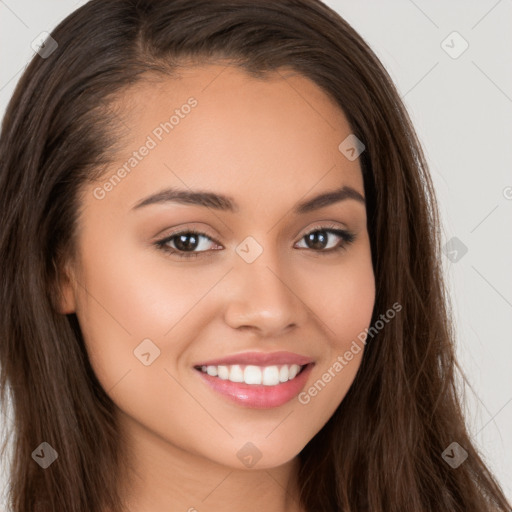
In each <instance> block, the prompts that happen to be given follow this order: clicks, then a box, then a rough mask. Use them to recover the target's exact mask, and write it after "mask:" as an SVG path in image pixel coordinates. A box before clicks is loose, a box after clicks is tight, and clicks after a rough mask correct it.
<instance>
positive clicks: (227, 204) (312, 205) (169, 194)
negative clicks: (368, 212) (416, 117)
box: [133, 185, 366, 214]
mask: <svg viewBox="0 0 512 512" xmlns="http://www.w3.org/2000/svg"><path fill="white" fill-rule="evenodd" d="M347 199H354V200H355V201H358V202H360V203H362V204H366V201H365V198H364V197H363V196H362V195H361V194H360V193H359V192H358V191H357V190H355V189H354V188H352V187H349V186H347V185H345V186H343V187H341V188H339V189H336V190H331V191H329V192H323V193H322V194H319V195H317V196H315V197H313V198H311V199H308V200H306V201H302V202H301V203H298V204H297V205H296V206H295V207H294V210H293V211H294V212H295V213H296V214H305V213H308V212H311V211H313V210H318V209H320V208H325V207H326V206H329V205H331V204H334V203H338V202H340V201H345V200H347ZM167 202H176V203H180V204H191V205H196V206H204V207H206V208H214V209H215V210H221V211H228V212H232V213H235V212H238V211H239V207H238V205H237V204H236V201H234V199H233V198H231V197H229V196H226V195H223V194H216V193H214V192H208V191H202V190H196V191H194V190H181V189H176V188H167V189H165V190H161V191H160V192H157V193H156V194H153V195H150V196H148V197H146V198H145V199H143V200H141V201H139V202H138V203H137V204H136V205H135V206H134V207H133V210H137V209H139V208H142V207H144V206H148V205H151V204H162V203H167Z"/></svg>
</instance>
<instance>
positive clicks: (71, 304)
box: [55, 263, 76, 315]
mask: <svg viewBox="0 0 512 512" xmlns="http://www.w3.org/2000/svg"><path fill="white" fill-rule="evenodd" d="M55 271H56V293H55V297H56V299H55V302H56V304H55V309H56V311H57V312H58V313H60V314H62V315H68V314H71V313H75V312H76V279H75V278H74V271H73V269H72V268H71V265H70V264H68V263H66V264H65V265H63V266H62V267H60V268H57V267H55Z"/></svg>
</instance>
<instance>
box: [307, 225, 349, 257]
mask: <svg viewBox="0 0 512 512" xmlns="http://www.w3.org/2000/svg"><path fill="white" fill-rule="evenodd" d="M330 238H331V240H329V239H330ZM336 238H338V239H341V241H338V243H337V244H336V243H334V245H333V244H332V243H330V242H333V241H334V242H335V241H336ZM355 238H356V237H355V234H354V233H351V232H350V231H347V230H345V229H340V228H338V227H337V226H336V225H334V226H333V225H329V226H315V227H314V228H313V229H312V230H310V231H308V232H307V233H306V234H305V235H304V236H303V237H302V239H304V240H305V242H306V249H312V250H313V251H316V252H320V253H329V254H330V253H332V252H336V251H339V250H340V249H346V247H347V246H348V245H349V244H351V243H352V242H353V241H354V240H355Z"/></svg>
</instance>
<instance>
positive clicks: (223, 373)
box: [217, 366, 229, 380]
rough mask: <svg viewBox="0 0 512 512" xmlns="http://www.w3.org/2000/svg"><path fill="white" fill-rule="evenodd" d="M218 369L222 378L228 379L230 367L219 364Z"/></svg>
mask: <svg viewBox="0 0 512 512" xmlns="http://www.w3.org/2000/svg"><path fill="white" fill-rule="evenodd" d="M217 371H218V375H219V378H220V379H222V380H226V379H227V378H228V377H229V368H228V367H227V366H218V367H217Z"/></svg>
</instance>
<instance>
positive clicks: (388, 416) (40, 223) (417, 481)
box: [0, 0, 510, 512]
mask: <svg viewBox="0 0 512 512" xmlns="http://www.w3.org/2000/svg"><path fill="white" fill-rule="evenodd" d="M51 35H52V37H53V39H55V41H56V42H57V43H58V47H57V48H56V49H54V51H53V53H51V55H47V56H46V58H42V57H41V56H39V55H35V57H34V58H33V59H32V61H31V63H30V65H29V66H28V68H27V69H26V71H25V72H24V74H23V76H22V78H21V80H20V81H19V83H18V85H17V87H16V90H15V92H14V95H13V97H12V99H11V101H10V103H9V106H8V109H7V111H6V114H5V117H4V120H3V125H2V133H1V138H0V154H1V161H0V205H1V207H0V208H1V217H2V225H1V228H0V259H1V262H2V263H1V273H0V293H1V295H0V308H1V309H0V364H1V378H0V392H1V394H0V398H1V399H2V404H3V405H4V406H6V405H7V399H8V398H10V401H11V402H12V407H13V414H14V418H13V420H14V421H13V428H12V432H11V436H12V442H13V458H12V466H11V472H10V481H9V484H10V485H9V489H8V490H9V496H8V497H9V506H10V507H12V511H13V512H28V511H35V510H39V511H44V512H46V511H48V512H50V511H61V510H65V511H68V512H91V511H94V512H100V511H101V510H103V509H105V508H109V509H111V510H115V511H117V510H122V499H121V496H120V495H119V492H118V490H117V485H116V484H117V479H116V474H118V468H119V463H120V460H121V452H122V446H121V441H120V439H119V437H118V425H117V424H116V417H115V414H114V411H115V406H114V403H113V402H112V400H111V399H110V397H109V396H108V395H107V394H106V392H105V391H104V390H103V389H102V387H101V386H100V384H99V382H98V380H97V379H96V377H95V375H94V372H93V371H92V368H91V366H90V364H89V361H88V358H87V353H86V351H85V347H84V340H83V338H82V335H81V332H80V327H79V325H78V322H77V319H76V316H75V315H62V314H59V313H58V312H57V311H56V308H55V304H56V300H57V299H58V280H59V270H60V269H61V268H62V264H63V262H64V261H65V260H66V258H68V257H70V255H72V254H73V251H74V249H75V245H74V240H75V238H74V237H75V235H76V228H77V218H78V212H79V208H80V202H79V199H80V187H81V185H82V184H84V183H85V182H86V181H88V180H91V179H93V178H95V177H96V178H97V177H98V175H100V174H101V170H102V169H103V166H104V165H105V164H106V163H108V162H109V158H111V155H112V152H113V151H112V150H113V148H114V147H115V145H116V142H117V141H118V135H119V126H120V125H121V123H118V122H116V121H115V117H116V113H115V111H114V110H115V109H114V108H113V107H112V105H113V102H114V101H115V98H116V97H118V95H119V94H120V93H121V92H122V91H123V90H126V88H127V87H130V86H132V85H133V84H135V83H137V82H138V81H142V80H144V79H145V77H147V76H150V75H151V74H159V75H162V76H166V75H167V76H172V74H173V70H174V69H175V65H176V64H178V63H180V62H182V61H183V62H184V61H187V62H200V61H202V62H205V61H211V62H214V61H222V60H226V59H227V61H229V62H231V63H232V64H235V65H237V66H240V68H243V69H244V70H246V71H247V72H248V73H250V74H251V75H252V76H254V77H258V78H262V79H264V77H265V72H267V71H272V70H274V71H276V70H277V71H279V69H281V68H284V67H288V68H292V69H293V70H295V71H296V72H299V73H301V74H302V75H304V76H306V77H308V78H309V79H311V80H312V81H314V82H315V83H316V84H317V85H318V86H320V87H321V88H322V89H323V91H324V92H325V93H326V94H327V95H329V96H330V97H331V98H332V99H334V100H335V101H336V103H337V104H338V105H339V106H340V108H341V109H342V110H343V111H344V113H345V115H346V117H347V119H348V121H349V123H350V126H351V129H352V132H353V133H354V134H355V135H356V136H357V137H358V138H359V139H360V140H361V141H363V143H364V144H365V147H366V150H365V151H364V152H363V153H362V154H361V156H360V163H361V167H362V170H363V177H364V188H365V195H366V201H367V218H368V232H369V235H370V242H371V251H372V259H373V265H374V273H375V279H376V289H377V294H376V303H375V309H374V314H373V318H372V325H373V324H374V323H375V321H376V320H377V319H378V315H379V313H382V312H383V311H385V310H386V309H388V308H389V305H390V304H393V303H395V302H398V303H399V304H401V305H402V311H401V313H400V314H399V315H397V316H396V318H395V319H394V320H393V321H392V322H389V323H387V324H386V325H385V326H384V328H383V329H381V330H380V332H379V333H378V335H376V336H375V337H373V338H372V339H371V340H370V341H369V342H368V343H367V346H366V349H365V352H364V356H363V360H362V363H361V366H360V368H359V371H358V373H357V376H356V378H355V381H354V383H353V385H352V387H351V388H350V390H349V392H348V394H347V395H346V397H345V398H344V400H343V401H342V403H341V405H340V406H339V407H338V409H337V410H336V412H335V413H334V415H333V416H332V417H331V418H330V420H329V421H328V423H327V424H326V425H325V426H324V428H322V429H321V431H320V432H319V433H318V434H317V435H316V436H315V437H314V438H313V439H312V440H311V441H310V442H309V443H308V444H307V445H306V447H305V448H304V449H303V450H302V452H301V453H300V455H299V458H300V464H301V465H300V473H299V484H300V490H301V494H300V498H301V502H302V504H303V506H304V508H305V509H306V510H307V511H310V512H313V511H315V512H316V511H320V510H321V511H324V512H327V511H345V512H348V511H352V512H356V511H357V512H361V511H363V510H365V511H372V512H384V511H386V512H389V511H393V510H397V511H398V510H401V511H403V510H414V511H415V512H420V511H425V512H426V511H432V510H436V511H438V510H443V511H464V512H471V511H475V512H476V511H478V512H482V511H490V510H500V511H504V510H509V508H510V507H509V505H508V504H507V502H506V498H505V497H504V495H503V493H502V491H501V490H500V487H499V485H498V484H497V482H496V480H495V479H494V478H493V476H492V475H491V474H490V472H489V471H488V469H487V468H486V466H485V464H484V463H483V461H482V460H481V458H480V457H479V455H478V453H477V451H476V450H475V448H474V446H473V444H472V442H471V440H470V437H469V435H468V433H467V430H466V427H465V423H464V418H463V415H462V412H461V405H460V404H461V399H460V397H459V395H458V393H457V388H456V374H455V372H454V370H455V368H456V367H457V366H456V362H455V360H454V349H453V344H452V343H453V340H454V332H453V328H452V326H451V323H450V318H449V310H450V308H449V298H448V296H447V293H446V290H445V288H444V284H443V281H442V274H441V265H440V231H439V218H438V210H437V205H436V200H435V194H434V190H433V186H432V183H431V180H430V176H429V173H428V168H427V164H426V162H425V158H424V155H423V153H422V149H421V147H420V143H419V142H418V140H417V137H416V135H415V133H414V129H413V127H412V125H411V122H410V120H409V117H408V115H407V112H406V110H405V108H404V106H403V104H402V102H401V100H400V97H399V95H398V94H397V91H396V89H395V87H394V85H393V83H392V81H391V79H390V77H389V75H388V74H387V72H386V71H385V69H384V68H383V66H382V64H381V63H380V62H379V60H378V59H377V57H376V56H375V55H374V53H373V52H372V51H371V49H370V48H369V47H368V45H367V44H366V43H365V42H364V41H363V39H362V38H361V37H360V36H359V35H358V34H357V33H356V32H355V31H354V30H353V29H352V28H351V27H350V26H349V25H348V24H347V23H346V22H345V21H344V20H343V19H342V18H341V17H340V16H339V15H338V14H337V13H335V12H334V11H333V10H331V9H330V8H328V7H327V6H325V5H324V4H322V3H321V2H320V1H318V0H280V1H272V0H215V1H212V0H92V1H90V2H89V3H87V4H85V5H84V6H82V7H80V8H79V9H78V10H76V11H75V12H73V13H72V14H71V15H70V16H68V17H67V18H66V19H65V20H64V21H63V22H61V23H60V24H59V25H58V26H57V28H56V29H55V30H53V32H52V34H51ZM340 142H341V141H340ZM42 442H47V443H48V444H49V445H51V446H52V447H54V448H55V449H56V450H57V451H58V454H59V459H58V464H52V465H51V466H50V467H48V468H47V469H46V470H42V469H41V468H40V467H39V465H37V464H36V463H35V462H34V460H32V457H31V454H32V452H33V451H34V450H35V449H36V448H37V447H38V446H39V445H40V444H41V443H42ZM452 442H457V443H458V444H459V445H460V446H461V447H463V449H465V450H466V452H467V453H468V458H467V459H466V460H465V461H464V462H463V463H462V464H461V465H460V466H459V467H457V468H453V467H451V466H450V465H449V464H447V463H446V462H445V460H443V458H442V456H441V454H442V452H443V451H444V450H445V449H446V448H447V447H448V446H449V445H450V444H451V443H452ZM3 448H4V451H5V448H6V446H4V447H3Z"/></svg>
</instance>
